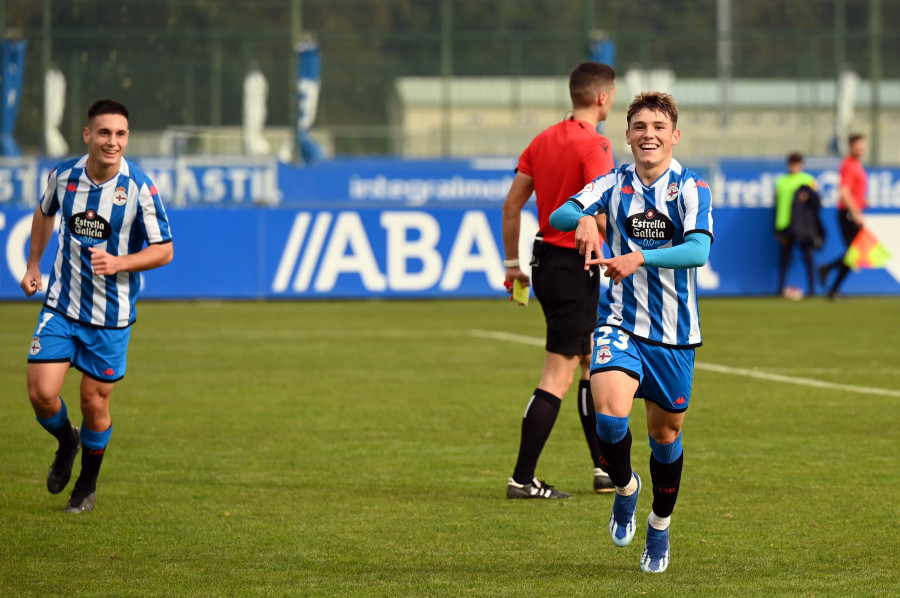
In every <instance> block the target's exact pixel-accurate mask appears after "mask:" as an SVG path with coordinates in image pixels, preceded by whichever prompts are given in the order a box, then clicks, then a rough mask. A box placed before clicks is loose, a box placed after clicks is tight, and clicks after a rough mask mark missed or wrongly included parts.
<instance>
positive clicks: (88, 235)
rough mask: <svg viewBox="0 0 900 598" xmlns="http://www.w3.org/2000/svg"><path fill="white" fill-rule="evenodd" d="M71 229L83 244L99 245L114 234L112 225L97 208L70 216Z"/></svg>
mask: <svg viewBox="0 0 900 598" xmlns="http://www.w3.org/2000/svg"><path fill="white" fill-rule="evenodd" d="M69 231H70V232H71V233H72V236H73V237H75V239H76V240H77V241H78V242H79V243H81V244H82V245H87V246H91V245H97V244H98V243H102V242H104V241H106V240H108V239H109V238H110V237H111V236H112V227H111V226H110V225H109V222H107V221H106V219H105V218H103V216H101V215H100V214H98V213H97V212H96V211H95V210H86V211H84V212H79V213H77V214H73V215H72V217H71V218H69Z"/></svg>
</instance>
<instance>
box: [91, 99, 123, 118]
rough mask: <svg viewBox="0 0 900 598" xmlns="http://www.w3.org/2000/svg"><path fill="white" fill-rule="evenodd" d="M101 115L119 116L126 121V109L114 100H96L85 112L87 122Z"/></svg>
mask: <svg viewBox="0 0 900 598" xmlns="http://www.w3.org/2000/svg"><path fill="white" fill-rule="evenodd" d="M101 114H121V115H122V116H124V117H125V120H128V108H126V107H125V106H124V105H123V104H121V103H119V102H117V101H115V100H110V99H104V100H97V101H96V102H94V103H93V104H91V107H90V108H88V112H87V117H88V122H91V121H92V120H94V118H95V117H97V116H100V115H101Z"/></svg>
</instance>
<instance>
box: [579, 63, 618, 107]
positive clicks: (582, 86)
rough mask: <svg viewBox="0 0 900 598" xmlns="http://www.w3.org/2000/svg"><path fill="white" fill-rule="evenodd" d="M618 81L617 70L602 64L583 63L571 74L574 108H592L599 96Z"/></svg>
mask: <svg viewBox="0 0 900 598" xmlns="http://www.w3.org/2000/svg"><path fill="white" fill-rule="evenodd" d="M615 81H616V70H615V69H614V68H613V67H611V66H609V65H608V64H603V63H602V62H592V61H589V62H582V63H581V64H579V65H578V66H576V67H575V68H574V69H572V72H571V73H570V74H569V97H570V98H572V106H574V107H575V108H582V107H585V106H590V105H591V104H593V103H594V100H596V99H597V95H598V94H600V93H601V92H602V91H603V90H604V89H608V88H609V87H610V86H611V85H613V83H615Z"/></svg>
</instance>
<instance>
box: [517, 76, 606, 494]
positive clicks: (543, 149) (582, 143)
mask: <svg viewBox="0 0 900 598" xmlns="http://www.w3.org/2000/svg"><path fill="white" fill-rule="evenodd" d="M569 95H570V97H571V98H572V114H571V116H569V117H568V118H566V119H565V120H564V121H562V122H561V123H558V124H556V125H553V126H552V127H550V128H549V129H547V130H545V131H544V132H542V133H541V134H540V135H538V136H537V137H535V138H534V140H533V141H532V142H531V144H530V145H529V146H528V147H527V148H526V149H525V151H524V152H522V155H521V156H520V158H519V165H518V168H517V169H516V176H515V178H514V179H513V182H512V185H511V187H510V190H509V193H508V194H507V196H506V200H505V201H504V203H503V247H504V251H505V255H506V259H505V260H504V261H503V265H504V266H505V267H506V285H507V288H508V289H510V292H512V283H513V281H514V280H519V281H520V282H521V283H522V284H524V285H529V284H531V282H532V281H530V280H529V277H528V275H527V274H525V273H524V272H523V271H522V270H521V268H520V267H519V229H520V221H521V212H522V207H523V206H524V205H525V203H526V202H527V201H528V199H529V198H530V197H531V194H532V192H533V193H534V194H535V196H536V197H537V210H538V222H539V224H540V231H539V232H538V235H537V237H536V238H535V241H534V251H533V254H532V257H531V276H532V278H533V282H534V285H533V286H534V294H535V297H537V299H538V301H540V303H541V308H542V309H543V310H544V319H545V320H546V322H547V341H546V357H545V359H544V370H543V372H542V373H541V380H540V382H539V383H538V386H537V388H536V389H535V390H534V394H533V395H532V396H531V397H530V399H529V401H528V406H527V407H526V409H525V416H524V419H523V420H522V439H521V443H520V446H519V456H518V460H517V461H516V467H515V470H514V472H513V475H512V477H511V478H509V481H508V483H507V488H506V496H507V497H508V498H568V497H569V496H571V495H570V494H568V493H565V492H560V491H558V490H556V489H555V488H553V487H552V486H550V485H548V484H546V483H544V482H542V481H541V480H538V479H537V478H536V477H535V468H536V467H537V462H538V458H539V457H540V455H541V451H542V450H543V448H544V444H545V443H546V442H547V438H548V437H549V436H550V432H551V430H552V429H553V424H554V423H555V422H556V416H557V415H558V413H559V407H560V404H561V402H562V397H563V396H565V394H566V392H568V390H569V387H570V386H571V384H572V380H573V378H574V373H575V370H576V369H578V368H579V366H580V372H581V375H580V382H579V384H578V411H579V414H580V416H581V425H582V427H583V428H584V435H585V438H586V439H587V443H588V447H589V448H590V452H591V459H592V460H593V462H594V490H595V491H596V492H613V491H614V490H615V486H614V485H613V484H612V482H610V480H609V476H608V475H606V473H605V472H604V471H603V467H602V457H601V455H600V448H599V444H598V441H597V432H596V425H597V420H596V416H595V415H594V401H593V398H592V396H591V385H590V381H589V379H590V363H591V333H592V332H593V330H594V327H595V326H596V323H597V302H598V299H599V290H600V276H599V275H598V271H597V269H596V267H594V268H592V269H591V270H588V271H585V269H584V256H583V255H580V254H579V253H578V250H577V249H575V233H574V232H567V233H564V232H560V231H558V230H556V229H554V228H553V227H551V226H550V222H549V220H550V214H551V213H552V212H553V211H554V210H555V209H556V208H558V207H559V206H561V205H562V204H564V203H565V202H566V201H567V200H568V199H569V197H571V196H572V195H574V194H575V193H577V192H578V191H580V190H581V189H582V188H584V186H585V185H587V184H588V183H590V182H591V181H593V180H594V179H595V178H597V177H598V176H601V175H603V174H605V173H607V172H609V171H610V170H612V169H613V168H614V167H615V162H614V161H613V156H612V147H611V145H610V142H609V139H607V138H606V137H604V136H603V135H601V134H600V133H598V132H597V125H598V124H599V123H600V122H601V121H604V120H606V117H607V116H609V111H610V109H611V108H612V105H613V100H614V99H615V95H616V72H615V70H613V68H612V67H610V66H608V65H606V64H601V63H598V62H584V63H582V64H579V65H578V66H577V67H575V69H574V70H572V73H571V74H570V76H569ZM605 221H606V216H605V215H603V216H599V217H598V226H599V228H600V231H601V234H602V233H603V231H605V230H606V222H605Z"/></svg>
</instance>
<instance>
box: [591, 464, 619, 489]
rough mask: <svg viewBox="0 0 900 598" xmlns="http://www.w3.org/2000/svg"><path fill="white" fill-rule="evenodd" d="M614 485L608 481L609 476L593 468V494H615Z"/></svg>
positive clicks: (597, 468)
mask: <svg viewBox="0 0 900 598" xmlns="http://www.w3.org/2000/svg"><path fill="white" fill-rule="evenodd" d="M615 491H616V485H615V484H613V482H612V480H611V479H609V474H608V473H606V472H605V471H603V470H602V469H600V468H599V467H595V468H594V492H596V493H597V494H605V493H607V492H615Z"/></svg>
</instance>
